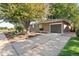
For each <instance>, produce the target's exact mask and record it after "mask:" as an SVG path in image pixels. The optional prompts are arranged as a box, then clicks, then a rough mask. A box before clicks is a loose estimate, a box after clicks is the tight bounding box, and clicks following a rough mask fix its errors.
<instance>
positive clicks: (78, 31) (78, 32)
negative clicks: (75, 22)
mask: <svg viewBox="0 0 79 59" xmlns="http://www.w3.org/2000/svg"><path fill="white" fill-rule="evenodd" d="M76 36H77V37H79V29H77V31H76Z"/></svg>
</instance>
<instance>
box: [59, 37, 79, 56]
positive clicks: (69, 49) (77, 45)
mask: <svg viewBox="0 0 79 59" xmlns="http://www.w3.org/2000/svg"><path fill="white" fill-rule="evenodd" d="M59 56H79V38H78V37H72V38H70V40H69V41H68V43H67V44H66V45H65V47H64V48H63V49H62V50H61V52H60V53H59Z"/></svg>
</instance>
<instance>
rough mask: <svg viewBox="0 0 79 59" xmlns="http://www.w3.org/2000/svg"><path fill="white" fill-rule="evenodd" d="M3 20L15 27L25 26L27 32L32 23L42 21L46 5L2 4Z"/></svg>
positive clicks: (0, 5)
mask: <svg viewBox="0 0 79 59" xmlns="http://www.w3.org/2000/svg"><path fill="white" fill-rule="evenodd" d="M0 7H1V12H2V13H1V18H3V19H5V21H8V22H10V23H12V24H14V25H15V26H16V25H18V24H20V25H23V26H24V28H25V29H26V30H27V28H28V26H29V23H30V21H32V20H37V21H39V20H42V18H43V15H44V14H45V12H44V10H45V8H46V6H45V5H44V4H0Z"/></svg>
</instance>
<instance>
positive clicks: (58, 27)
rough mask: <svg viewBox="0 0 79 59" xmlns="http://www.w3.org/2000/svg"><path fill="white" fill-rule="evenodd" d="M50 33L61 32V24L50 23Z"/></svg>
mask: <svg viewBox="0 0 79 59" xmlns="http://www.w3.org/2000/svg"><path fill="white" fill-rule="evenodd" d="M50 28H51V30H50V31H51V33H61V24H55V25H51V27H50Z"/></svg>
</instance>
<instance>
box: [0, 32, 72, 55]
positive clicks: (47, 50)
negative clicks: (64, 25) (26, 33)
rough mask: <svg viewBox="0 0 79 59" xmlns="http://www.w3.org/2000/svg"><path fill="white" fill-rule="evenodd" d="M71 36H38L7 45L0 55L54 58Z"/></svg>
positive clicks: (54, 34)
mask: <svg viewBox="0 0 79 59" xmlns="http://www.w3.org/2000/svg"><path fill="white" fill-rule="evenodd" d="M71 36H73V35H68V34H64V35H61V34H56V33H51V34H40V35H39V36H36V37H32V38H29V39H25V40H20V41H17V42H15V43H9V42H8V43H7V44H5V46H4V48H3V49H1V52H0V55H13V56H56V55H58V53H59V52H60V50H61V49H62V48H63V47H64V45H65V44H66V43H67V41H68V40H69V38H70V37H71ZM0 48H1V47H0Z"/></svg>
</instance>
